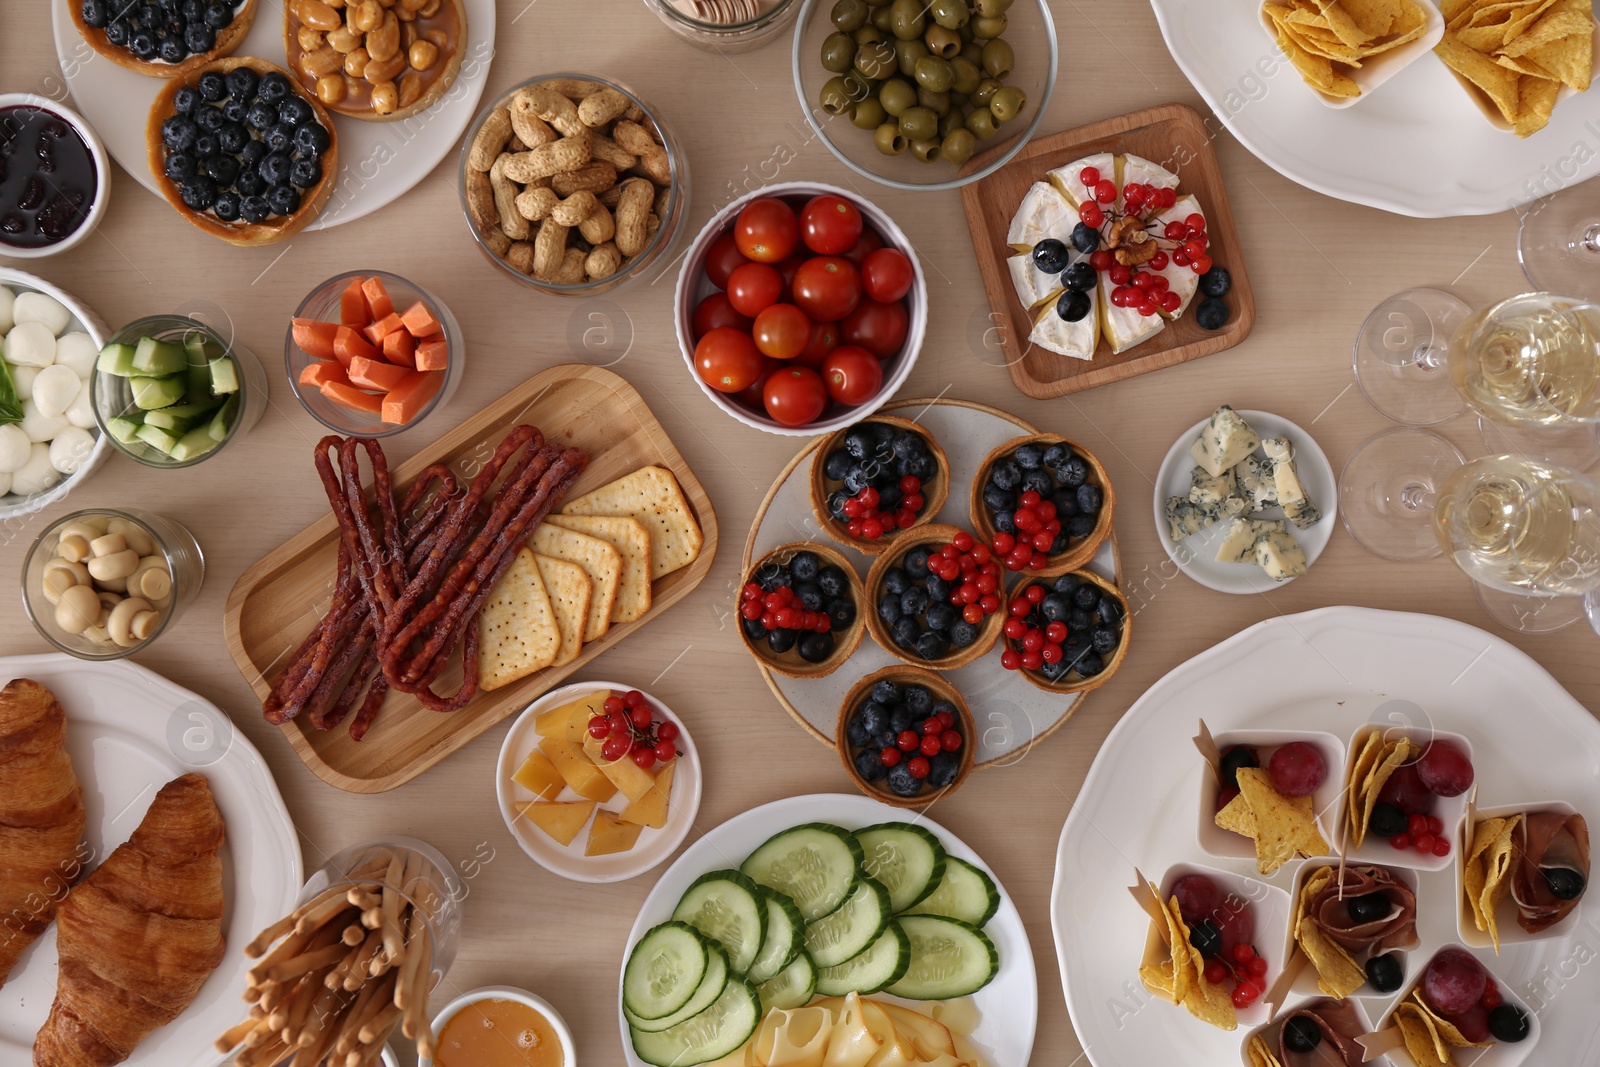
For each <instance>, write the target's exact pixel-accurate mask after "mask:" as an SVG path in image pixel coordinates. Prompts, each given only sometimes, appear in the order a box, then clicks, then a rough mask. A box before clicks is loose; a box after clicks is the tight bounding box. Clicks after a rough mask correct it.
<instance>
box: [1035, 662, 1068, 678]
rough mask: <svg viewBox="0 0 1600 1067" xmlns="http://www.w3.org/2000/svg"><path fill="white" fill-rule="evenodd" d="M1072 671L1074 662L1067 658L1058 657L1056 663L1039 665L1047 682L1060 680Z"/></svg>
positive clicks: (1040, 671)
mask: <svg viewBox="0 0 1600 1067" xmlns="http://www.w3.org/2000/svg"><path fill="white" fill-rule="evenodd" d="M1071 671H1072V664H1071V663H1069V662H1068V661H1067V660H1066V659H1058V660H1056V661H1055V662H1054V663H1043V664H1040V665H1039V673H1040V674H1042V675H1044V680H1045V681H1047V682H1059V681H1061V679H1063V678H1065V677H1066V676H1067V675H1068V674H1069V673H1071Z"/></svg>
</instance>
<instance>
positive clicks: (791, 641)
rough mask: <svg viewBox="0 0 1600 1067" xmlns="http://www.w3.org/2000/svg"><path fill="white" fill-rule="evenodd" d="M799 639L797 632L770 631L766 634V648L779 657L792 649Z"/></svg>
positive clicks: (798, 632)
mask: <svg viewBox="0 0 1600 1067" xmlns="http://www.w3.org/2000/svg"><path fill="white" fill-rule="evenodd" d="M799 637H800V631H798V630H772V631H770V632H769V633H768V634H767V647H768V648H770V649H772V651H774V652H776V653H777V654H778V655H780V656H781V655H783V654H784V653H785V652H787V651H789V650H790V649H791V648H793V647H794V645H795V641H796V640H798V639H799Z"/></svg>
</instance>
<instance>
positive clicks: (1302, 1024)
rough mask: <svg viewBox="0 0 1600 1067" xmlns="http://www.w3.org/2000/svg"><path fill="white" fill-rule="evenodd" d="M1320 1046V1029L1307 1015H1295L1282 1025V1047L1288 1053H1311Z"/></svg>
mask: <svg viewBox="0 0 1600 1067" xmlns="http://www.w3.org/2000/svg"><path fill="white" fill-rule="evenodd" d="M1320 1044H1322V1027H1320V1026H1318V1025H1317V1021H1316V1020H1315V1019H1313V1018H1311V1017H1310V1016H1309V1015H1296V1016H1295V1017H1294V1018H1292V1019H1290V1020H1289V1021H1288V1022H1286V1023H1284V1024H1283V1047H1284V1048H1286V1049H1288V1050H1289V1051H1290V1052H1312V1051H1315V1050H1316V1047H1317V1046H1318V1045H1320Z"/></svg>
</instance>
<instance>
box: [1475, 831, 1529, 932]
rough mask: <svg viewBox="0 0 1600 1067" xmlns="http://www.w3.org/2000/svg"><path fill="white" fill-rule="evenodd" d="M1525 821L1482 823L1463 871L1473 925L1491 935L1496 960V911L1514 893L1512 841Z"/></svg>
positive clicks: (1497, 927) (1498, 924)
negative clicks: (1512, 889) (1512, 887)
mask: <svg viewBox="0 0 1600 1067" xmlns="http://www.w3.org/2000/svg"><path fill="white" fill-rule="evenodd" d="M1522 818H1523V817H1522V816H1521V815H1517V816H1515V817H1513V818H1510V819H1485V820H1484V821H1483V822H1480V823H1479V824H1478V825H1477V826H1476V827H1475V828H1474V829H1473V832H1472V846H1471V848H1470V849H1469V850H1468V853H1467V857H1466V859H1465V861H1464V866H1463V867H1462V871H1461V880H1462V884H1463V889H1464V890H1465V891H1466V896H1467V903H1468V904H1469V905H1470V906H1471V908H1472V918H1473V921H1474V922H1475V923H1476V924H1477V927H1478V929H1480V930H1487V931H1488V933H1489V938H1490V940H1492V941H1493V942H1494V951H1495V955H1497V956H1498V955H1499V954H1500V923H1499V920H1498V919H1496V918H1495V909H1496V908H1497V907H1498V906H1499V904H1500V902H1501V901H1502V900H1504V899H1505V898H1506V897H1507V896H1509V895H1510V893H1511V868H1512V864H1513V857H1512V853H1513V851H1514V846H1513V844H1512V841H1513V840H1514V839H1515V835H1516V832H1517V827H1518V826H1519V825H1520V824H1521V822H1522Z"/></svg>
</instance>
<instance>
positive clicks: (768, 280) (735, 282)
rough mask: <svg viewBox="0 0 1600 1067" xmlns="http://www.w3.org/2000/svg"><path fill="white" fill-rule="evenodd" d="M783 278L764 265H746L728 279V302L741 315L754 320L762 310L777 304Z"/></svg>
mask: <svg viewBox="0 0 1600 1067" xmlns="http://www.w3.org/2000/svg"><path fill="white" fill-rule="evenodd" d="M782 292H783V278H782V277H780V276H779V274H778V272H777V271H776V270H775V269H773V268H772V267H769V266H767V265H766V264H765V263H746V264H745V265H744V266H742V267H738V268H735V270H734V272H733V274H732V275H730V276H729V278H728V302H729V303H731V304H732V305H733V309H734V310H735V311H737V312H738V313H739V314H741V315H747V316H749V317H750V318H752V319H753V318H755V317H756V316H757V315H759V314H761V311H762V309H763V308H767V307H770V306H771V305H773V304H776V303H777V302H778V297H779V295H780V294H782Z"/></svg>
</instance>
